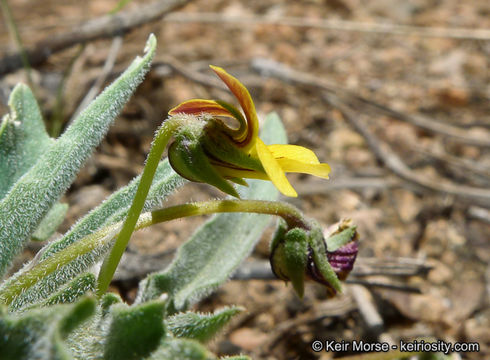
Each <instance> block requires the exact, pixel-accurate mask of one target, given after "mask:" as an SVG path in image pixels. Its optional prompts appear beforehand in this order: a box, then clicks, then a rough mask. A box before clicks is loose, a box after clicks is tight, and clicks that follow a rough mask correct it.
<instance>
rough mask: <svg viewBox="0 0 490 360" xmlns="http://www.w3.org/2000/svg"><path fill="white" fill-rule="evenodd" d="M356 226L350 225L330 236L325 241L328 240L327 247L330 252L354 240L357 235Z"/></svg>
mask: <svg viewBox="0 0 490 360" xmlns="http://www.w3.org/2000/svg"><path fill="white" fill-rule="evenodd" d="M356 229H357V227H356V226H351V227H348V228H347V229H344V230H342V231H341V232H339V233H337V234H334V235H332V236H330V237H328V238H327V239H326V240H325V241H326V242H327V249H328V251H329V252H334V251H335V250H338V249H340V248H341V247H342V246H344V245H346V244H348V243H349V242H351V241H353V239H354V237H355V236H356Z"/></svg>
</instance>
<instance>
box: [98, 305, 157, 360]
mask: <svg viewBox="0 0 490 360" xmlns="http://www.w3.org/2000/svg"><path fill="white" fill-rule="evenodd" d="M164 307H165V303H164V302H161V301H154V302H149V303H146V304H142V305H135V306H131V307H128V306H126V305H123V304H116V305H113V306H112V307H111V308H110V315H111V317H112V321H111V323H110V325H109V332H108V333H107V339H106V342H105V348H104V359H106V360H111V359H114V360H139V359H143V358H144V357H146V356H149V355H150V354H151V353H152V352H153V351H154V350H155V349H156V348H157V347H158V345H159V344H160V342H161V340H162V338H163V336H164V334H165V327H164V323H163V315H164Z"/></svg>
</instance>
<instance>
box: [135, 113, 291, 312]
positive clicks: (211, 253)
mask: <svg viewBox="0 0 490 360" xmlns="http://www.w3.org/2000/svg"><path fill="white" fill-rule="evenodd" d="M263 133H264V134H263V138H264V139H265V141H267V142H273V143H285V142H286V136H285V132H284V128H283V127H282V124H281V122H280V120H279V118H278V117H277V115H271V116H269V117H268V121H267V122H266V124H265V127H264V131H263ZM241 190H242V193H241V197H242V198H245V199H246V198H249V199H250V198H254V199H264V200H274V199H276V198H277V196H278V193H277V191H276V188H275V187H274V186H273V185H272V184H271V183H270V182H265V181H260V180H255V181H254V180H251V181H250V187H249V188H245V189H241ZM269 221H270V216H268V215H260V214H219V215H216V216H214V217H212V218H211V219H210V220H209V221H207V222H206V223H205V224H204V225H203V226H201V227H200V228H199V229H198V230H197V231H196V233H195V234H194V235H193V236H192V237H191V238H190V239H189V240H188V241H187V242H186V243H185V244H184V245H182V246H181V247H180V248H179V250H178V252H177V254H176V257H175V259H174V261H173V262H172V264H171V265H170V266H169V267H168V268H167V269H166V270H165V271H163V272H162V273H156V274H152V275H150V276H148V277H147V278H146V279H145V280H144V281H143V282H142V283H141V284H140V289H139V294H138V297H137V300H136V301H137V302H144V301H148V300H150V299H155V298H157V297H158V296H160V295H161V294H162V293H168V295H169V297H170V299H169V301H170V304H171V305H170V309H169V311H170V312H173V311H182V310H185V309H186V308H187V307H188V306H189V305H191V304H192V303H194V302H196V301H198V300H200V299H201V298H203V297H204V296H206V295H208V294H209V293H211V292H212V291H213V290H214V289H216V288H217V287H218V286H219V285H220V284H222V283H223V282H225V281H226V280H227V279H228V278H229V276H230V275H231V274H232V273H233V271H234V270H235V269H236V268H237V266H239V264H240V263H241V262H242V261H243V260H244V259H245V258H246V257H247V256H248V255H249V254H250V252H251V251H252V249H253V247H254V245H255V243H256V242H257V240H258V239H259V237H260V234H261V233H262V231H263V230H264V228H265V227H266V225H267V224H268V223H269Z"/></svg>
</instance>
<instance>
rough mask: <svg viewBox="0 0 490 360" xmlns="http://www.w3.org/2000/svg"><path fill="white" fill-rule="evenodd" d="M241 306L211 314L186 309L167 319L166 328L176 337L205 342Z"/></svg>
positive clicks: (238, 311)
mask: <svg viewBox="0 0 490 360" xmlns="http://www.w3.org/2000/svg"><path fill="white" fill-rule="evenodd" d="M242 311H243V308H240V307H231V308H225V309H221V310H218V311H215V312H214V313H213V314H199V313H194V312H191V311H188V312H186V313H178V314H176V315H174V316H171V317H170V318H168V319H167V326H168V329H169V330H170V331H171V332H172V333H173V334H174V336H176V337H179V338H180V337H183V338H187V339H193V340H197V341H199V342H202V343H204V342H207V341H209V340H211V339H212V338H213V337H214V336H215V335H216V334H217V333H218V332H219V331H220V330H221V329H223V327H224V326H225V325H226V324H228V323H229V321H230V320H231V318H232V317H233V316H235V315H237V314H238V313H240V312H242Z"/></svg>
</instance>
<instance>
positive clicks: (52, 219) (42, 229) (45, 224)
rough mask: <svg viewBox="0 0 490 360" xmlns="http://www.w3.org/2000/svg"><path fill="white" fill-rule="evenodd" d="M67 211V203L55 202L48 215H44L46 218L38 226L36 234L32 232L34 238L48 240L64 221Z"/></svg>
mask: <svg viewBox="0 0 490 360" xmlns="http://www.w3.org/2000/svg"><path fill="white" fill-rule="evenodd" d="M67 211H68V205H67V204H62V203H56V204H54V205H53V207H52V208H51V209H50V210H49V211H48V213H47V214H46V216H44V218H43V219H42V220H41V222H40V223H39V225H38V226H37V229H36V231H34V234H32V240H35V241H45V240H48V239H49V238H50V237H51V235H53V234H54V233H55V231H56V229H57V228H58V227H59V226H60V225H61V223H62V222H63V219H64V218H65V215H66V212H67Z"/></svg>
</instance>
